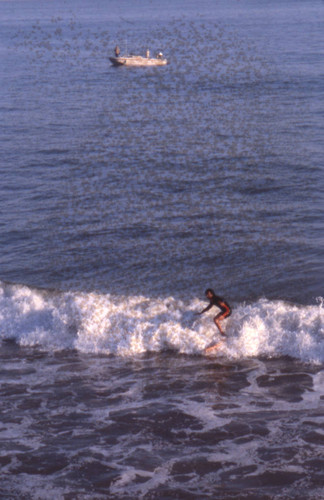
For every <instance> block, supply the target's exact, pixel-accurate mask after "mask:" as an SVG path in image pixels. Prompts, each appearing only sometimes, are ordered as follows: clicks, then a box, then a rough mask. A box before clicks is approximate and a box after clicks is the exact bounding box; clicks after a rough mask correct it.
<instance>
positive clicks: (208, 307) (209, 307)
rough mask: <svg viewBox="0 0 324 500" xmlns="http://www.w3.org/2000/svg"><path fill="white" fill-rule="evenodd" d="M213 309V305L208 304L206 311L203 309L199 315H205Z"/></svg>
mask: <svg viewBox="0 0 324 500" xmlns="http://www.w3.org/2000/svg"><path fill="white" fill-rule="evenodd" d="M212 307H213V304H208V306H207V307H205V309H203V310H202V311H200V312H197V314H203V313H205V312H206V311H209V309H211V308H212Z"/></svg>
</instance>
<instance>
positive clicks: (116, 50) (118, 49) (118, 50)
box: [115, 45, 120, 57]
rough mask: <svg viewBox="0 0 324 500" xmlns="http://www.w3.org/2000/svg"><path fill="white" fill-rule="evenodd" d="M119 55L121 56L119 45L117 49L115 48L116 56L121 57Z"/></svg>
mask: <svg viewBox="0 0 324 500" xmlns="http://www.w3.org/2000/svg"><path fill="white" fill-rule="evenodd" d="M119 54H120V48H119V47H118V45H116V47H115V56H116V57H119Z"/></svg>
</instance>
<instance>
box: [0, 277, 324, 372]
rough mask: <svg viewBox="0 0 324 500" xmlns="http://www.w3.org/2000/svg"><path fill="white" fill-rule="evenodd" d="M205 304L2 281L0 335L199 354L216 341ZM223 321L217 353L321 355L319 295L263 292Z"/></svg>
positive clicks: (81, 346)
mask: <svg viewBox="0 0 324 500" xmlns="http://www.w3.org/2000/svg"><path fill="white" fill-rule="evenodd" d="M203 306H204V304H203V303H202V302H200V301H199V300H197V299H195V300H192V301H190V302H187V303H184V302H182V301H178V300H176V299H175V298H173V297H168V298H163V299H149V298H147V297H143V296H131V297H126V296H117V295H116V296H114V295H110V294H101V295H100V294H96V293H77V292H66V293H54V292H49V291H42V290H34V289H31V288H28V287H27V286H22V285H8V284H4V283H0V338H1V339H3V340H4V339H13V340H15V341H16V342H17V343H19V344H20V345H24V346H39V347H40V348H42V349H44V350H53V351H55V350H63V349H77V350H79V351H82V352H87V353H104V354H114V355H119V356H132V355H136V354H140V353H144V352H149V351H152V352H154V351H155V352H159V351H163V350H166V349H172V350H175V351H177V352H180V353H185V354H198V353H201V352H203V350H204V348H205V347H207V346H208V345H209V344H210V343H211V342H213V341H219V335H218V334H217V331H216V328H215V326H214V324H213V321H212V317H213V315H212V312H211V313H206V314H205V315H203V316H196V315H195V312H196V311H199V310H201V309H202V307H203ZM215 312H216V309H215ZM224 325H226V331H227V335H228V339H227V340H226V342H223V343H222V345H221V347H220V349H219V350H218V351H217V353H216V354H217V355H221V356H225V357H228V358H231V359H237V358H247V357H258V356H269V357H272V356H282V355H288V356H292V357H294V358H297V359H300V360H303V361H310V362H315V363H322V362H323V361H324V342H323V340H324V308H323V301H321V300H318V301H317V303H316V304H314V305H309V306H298V305H295V304H290V303H286V302H284V301H270V300H267V299H260V300H258V301H256V302H254V303H252V304H248V305H247V304H236V305H235V304H234V307H233V314H232V316H231V318H229V319H228V320H225V321H224Z"/></svg>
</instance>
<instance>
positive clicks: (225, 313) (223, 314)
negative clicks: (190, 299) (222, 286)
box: [197, 288, 232, 337]
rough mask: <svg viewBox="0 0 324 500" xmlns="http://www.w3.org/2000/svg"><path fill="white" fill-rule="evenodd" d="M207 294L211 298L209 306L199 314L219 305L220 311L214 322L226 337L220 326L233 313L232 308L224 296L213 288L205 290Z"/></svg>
mask: <svg viewBox="0 0 324 500" xmlns="http://www.w3.org/2000/svg"><path fill="white" fill-rule="evenodd" d="M205 295H206V297H207V299H209V304H208V306H207V307H205V309H203V310H202V311H201V312H199V313H197V314H203V313H204V312H206V311H209V309H211V308H212V307H213V306H217V307H219V309H220V312H219V313H218V314H217V315H216V316H215V318H214V323H215V325H216V326H217V328H218V330H219V331H220V333H221V335H223V337H226V335H225V333H224V331H223V330H222V328H221V326H220V322H221V321H222V320H223V319H225V318H228V317H229V316H230V315H231V313H232V310H231V308H230V306H229V305H228V303H227V302H226V301H225V300H224V299H222V297H219V296H218V295H216V294H215V292H214V290H212V289H211V288H208V289H207V290H206V291H205Z"/></svg>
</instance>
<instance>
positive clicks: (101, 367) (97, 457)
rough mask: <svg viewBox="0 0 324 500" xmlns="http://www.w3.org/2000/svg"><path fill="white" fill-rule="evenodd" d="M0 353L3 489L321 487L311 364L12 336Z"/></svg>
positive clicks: (152, 492)
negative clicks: (51, 345) (58, 344)
mask: <svg viewBox="0 0 324 500" xmlns="http://www.w3.org/2000/svg"><path fill="white" fill-rule="evenodd" d="M1 357H2V359H1V365H2V370H1V377H2V387H1V396H2V397H1V414H2V415H3V417H2V430H1V435H2V443H3V445H2V454H1V463H2V481H1V483H2V486H1V488H2V495H3V497H9V496H10V495H15V494H16V495H17V497H18V494H20V495H21V494H24V495H26V497H24V498H90V496H92V497H93V498H107V497H109V498H178V497H181V498H197V496H199V497H200V498H212V497H215V496H219V497H221V498H234V497H235V498H321V496H322V492H323V489H322V487H323V477H322V468H323V454H322V449H321V448H322V445H323V406H322V405H323V398H324V394H323V371H322V370H321V369H320V367H314V366H313V365H307V364H305V363H301V362H299V361H296V360H293V359H291V358H287V357H286V358H277V359H272V360H267V359H263V360H261V359H254V360H252V359H250V360H242V361H240V362H236V363H231V362H229V361H227V360H226V359H223V358H222V359H219V360H216V359H205V358H204V357H201V356H185V355H183V356H179V355H176V354H173V353H161V354H154V355H144V356H140V357H135V358H133V359H129V358H128V359H124V358H116V357H108V358H107V357H105V356H94V355H81V354H78V353H77V352H72V351H70V352H66V353H62V352H61V353H59V354H57V355H49V354H47V353H40V352H38V351H37V350H36V351H35V350H34V349H31V348H21V347H18V346H16V345H15V344H11V343H8V344H5V345H4V346H3V348H2V355H1ZM17 475H18V477H21V478H24V479H23V481H22V482H19V484H17V482H16V480H15V479H14V477H17ZM44 491H45V492H44Z"/></svg>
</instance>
